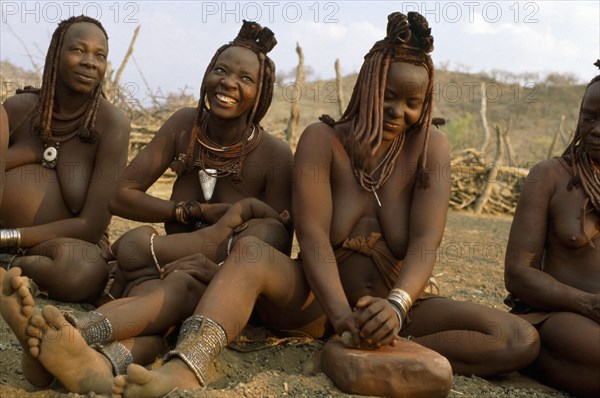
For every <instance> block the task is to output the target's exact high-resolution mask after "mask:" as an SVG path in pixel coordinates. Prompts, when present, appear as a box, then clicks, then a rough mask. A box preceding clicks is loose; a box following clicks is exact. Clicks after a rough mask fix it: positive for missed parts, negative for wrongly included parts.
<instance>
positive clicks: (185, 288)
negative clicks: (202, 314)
mask: <svg viewBox="0 0 600 398" xmlns="http://www.w3.org/2000/svg"><path fill="white" fill-rule="evenodd" d="M162 283H164V284H165V287H166V289H168V290H169V291H172V292H173V293H175V294H176V295H177V296H183V297H185V298H186V300H187V301H192V302H196V301H198V300H200V297H201V296H202V294H203V293H204V291H205V290H206V285H205V284H204V283H202V282H200V281H199V280H198V279H196V278H194V277H193V276H192V275H190V274H188V273H187V272H172V273H170V274H169V276H168V277H166V278H165V279H163V282H162Z"/></svg>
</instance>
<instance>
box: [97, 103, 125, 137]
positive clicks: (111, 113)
mask: <svg viewBox="0 0 600 398" xmlns="http://www.w3.org/2000/svg"><path fill="white" fill-rule="evenodd" d="M96 120H97V121H98V122H99V123H101V125H102V126H104V127H105V128H109V129H111V130H114V129H117V130H120V131H122V130H123V129H129V124H130V121H129V118H128V117H127V115H125V112H123V111H122V110H121V109H119V108H117V107H116V106H115V105H113V104H111V103H110V102H108V101H107V100H106V99H105V98H101V99H100V104H99V107H98V116H97V119H96Z"/></svg>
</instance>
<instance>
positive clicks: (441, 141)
mask: <svg viewBox="0 0 600 398" xmlns="http://www.w3.org/2000/svg"><path fill="white" fill-rule="evenodd" d="M427 156H428V157H430V158H431V157H435V158H439V157H444V158H445V157H448V158H449V157H450V144H449V143H448V140H447V139H446V136H445V135H444V134H443V133H442V132H440V131H439V130H438V129H436V128H435V127H434V126H431V129H430V130H429V147H428V148H427Z"/></svg>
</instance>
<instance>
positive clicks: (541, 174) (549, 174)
mask: <svg viewBox="0 0 600 398" xmlns="http://www.w3.org/2000/svg"><path fill="white" fill-rule="evenodd" d="M570 178H571V173H570V172H569V170H568V169H567V164H566V163H564V161H563V160H561V159H560V158H553V159H547V160H543V161H541V162H539V163H536V164H535V165H534V166H533V167H532V168H531V170H530V171H529V174H528V175H527V178H526V179H525V186H526V187H527V188H529V189H527V190H526V189H524V190H523V191H524V192H525V191H531V190H533V191H535V192H537V193H542V192H545V193H546V194H548V195H552V194H553V193H554V192H555V191H556V188H557V187H558V186H559V184H561V183H564V185H565V187H566V184H568V181H569V179H570Z"/></svg>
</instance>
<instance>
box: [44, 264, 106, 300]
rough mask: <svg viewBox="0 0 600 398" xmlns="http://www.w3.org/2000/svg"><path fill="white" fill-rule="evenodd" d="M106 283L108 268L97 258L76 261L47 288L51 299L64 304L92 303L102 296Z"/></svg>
mask: <svg viewBox="0 0 600 398" xmlns="http://www.w3.org/2000/svg"><path fill="white" fill-rule="evenodd" d="M107 281H108V266H107V264H106V262H105V261H104V260H103V259H102V258H101V257H100V256H98V258H97V259H95V260H89V259H88V260H87V261H78V262H77V264H76V265H75V266H71V267H68V270H67V269H65V270H64V272H62V273H61V277H60V278H57V282H58V283H57V284H55V286H53V287H52V288H49V294H50V296H51V297H52V298H54V299H58V300H60V301H65V302H93V301H94V300H95V299H97V298H98V297H99V296H100V294H102V292H103V290H104V288H105V287H106V283H107Z"/></svg>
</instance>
